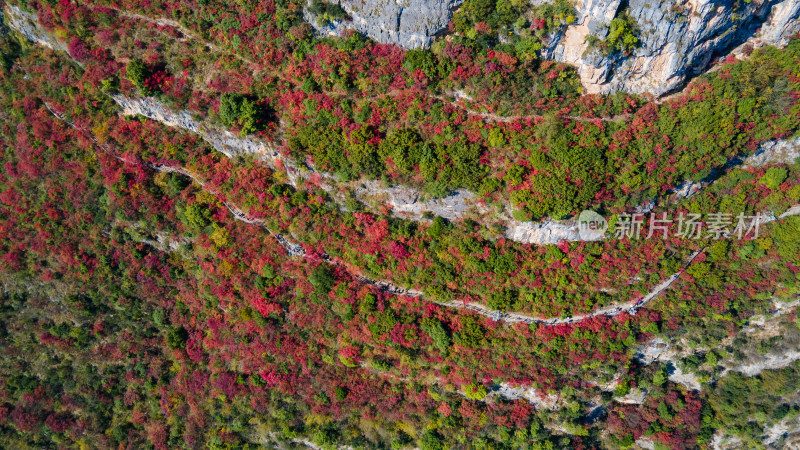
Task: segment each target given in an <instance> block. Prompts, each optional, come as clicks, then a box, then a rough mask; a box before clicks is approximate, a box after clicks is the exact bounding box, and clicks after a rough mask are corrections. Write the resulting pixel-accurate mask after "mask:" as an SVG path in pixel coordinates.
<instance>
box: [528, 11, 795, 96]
mask: <svg viewBox="0 0 800 450" xmlns="http://www.w3.org/2000/svg"><path fill="white" fill-rule="evenodd" d="M620 4H621V2H620V1H619V0H584V2H583V3H581V1H580V0H579V1H578V3H577V4H576V5H575V6H576V9H577V11H578V20H577V21H576V23H575V24H574V25H570V26H568V27H566V29H564V30H563V31H562V32H560V33H559V34H557V35H556V36H554V37H553V40H552V41H551V43H550V45H549V46H548V48H547V49H546V51H545V52H544V56H545V57H546V58H548V59H555V60H558V61H562V62H566V63H570V64H574V65H575V66H577V68H578V73H579V74H580V77H581V82H582V84H583V85H584V88H585V90H586V92H587V93H609V92H614V91H627V92H633V93H650V94H653V95H656V96H660V95H663V94H666V93H668V92H670V91H672V90H674V89H676V88H679V87H680V86H681V85H682V84H683V83H684V82H685V81H686V80H687V79H688V78H690V77H692V76H695V75H698V74H700V73H702V72H703V71H704V70H706V69H707V68H708V65H709V63H710V62H711V60H712V58H714V57H715V56H722V55H725V54H727V53H728V52H729V51H731V50H732V49H734V48H735V47H736V46H738V45H740V44H743V43H744V42H746V41H747V40H748V39H750V38H755V39H758V42H759V43H760V45H765V44H769V45H785V44H786V42H788V40H789V38H790V37H791V36H793V35H794V34H796V33H797V32H798V29H800V24H798V16H800V0H783V1H781V0H753V1H752V2H750V3H739V5H740V6H737V2H735V1H732V0H716V1H715V0H667V1H659V2H656V1H652V0H630V1H629V14H630V16H631V17H632V18H633V19H634V20H635V22H636V23H637V25H638V28H639V31H640V33H639V39H640V41H641V46H640V47H639V48H637V49H636V50H635V51H634V52H633V53H632V54H631V55H629V56H627V57H625V56H623V55H619V54H617V55H612V56H603V55H600V54H599V52H597V51H596V50H594V49H591V48H589V44H588V43H587V42H586V38H587V37H588V36H589V35H592V34H593V35H595V36H597V37H598V38H600V39H603V38H605V37H606V34H607V32H608V31H607V29H606V27H605V25H606V24H608V23H609V22H610V21H611V19H613V18H614V17H615V16H616V15H617V14H618V12H619V8H620ZM759 27H761V30H760V31H759V32H758V33H757V31H758V30H759Z"/></svg>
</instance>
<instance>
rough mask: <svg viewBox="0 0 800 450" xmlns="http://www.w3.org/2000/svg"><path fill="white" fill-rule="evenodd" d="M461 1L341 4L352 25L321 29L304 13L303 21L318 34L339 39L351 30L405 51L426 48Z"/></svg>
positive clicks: (345, 1)
mask: <svg viewBox="0 0 800 450" xmlns="http://www.w3.org/2000/svg"><path fill="white" fill-rule="evenodd" d="M462 2H463V0H341V2H340V5H341V6H342V8H344V10H345V11H347V13H348V14H349V15H350V17H352V21H341V20H340V21H336V22H334V23H329V24H327V25H324V26H321V25H319V24H318V23H317V20H316V18H315V17H314V16H313V15H312V14H311V13H309V12H308V10H306V11H305V12H304V15H305V19H306V20H307V21H308V22H309V23H311V25H312V26H314V27H315V28H316V29H317V31H319V32H321V33H324V34H333V35H339V34H340V33H341V32H342V31H343V30H344V29H348V28H349V29H353V30H356V31H358V32H360V33H363V34H365V35H367V36H369V37H371V38H372V39H374V40H376V41H378V42H381V43H384V44H397V45H400V46H402V47H405V48H419V47H427V46H429V45H430V43H431V38H432V37H433V35H435V34H436V33H438V32H440V31H442V30H443V29H444V28H445V27H447V23H448V22H449V21H450V16H451V15H452V10H453V9H454V8H455V7H456V6H458V5H459V4H461V3H462Z"/></svg>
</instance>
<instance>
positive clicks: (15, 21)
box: [3, 4, 80, 64]
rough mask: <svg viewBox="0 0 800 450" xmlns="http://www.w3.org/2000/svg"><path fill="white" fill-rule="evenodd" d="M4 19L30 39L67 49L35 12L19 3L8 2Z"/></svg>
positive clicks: (12, 27)
mask: <svg viewBox="0 0 800 450" xmlns="http://www.w3.org/2000/svg"><path fill="white" fill-rule="evenodd" d="M3 19H4V20H5V22H6V24H7V25H8V26H9V27H10V28H11V29H13V30H17V31H18V32H19V33H20V34H22V35H23V36H25V38H26V39H28V40H29V41H31V42H35V43H37V44H39V45H44V46H45V47H49V48H52V49H54V50H61V51H64V52H66V51H67V46H66V45H64V43H63V42H61V41H59V40H58V39H56V38H54V37H52V36H51V35H50V34H49V33H48V32H47V31H46V30H45V29H44V28H42V26H41V25H39V19H38V17H36V15H35V14H31V13H29V12H26V11H23V10H21V9H20V8H19V7H18V6H17V5H10V4H7V5H6V6H5V9H4V10H3ZM76 62H77V61H76ZM78 64H80V63H78Z"/></svg>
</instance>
